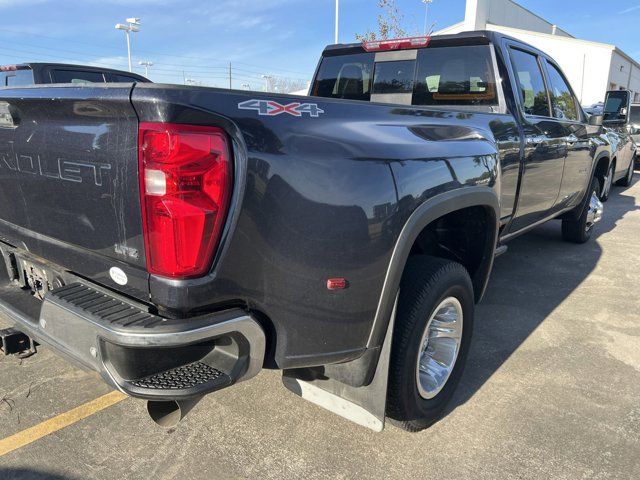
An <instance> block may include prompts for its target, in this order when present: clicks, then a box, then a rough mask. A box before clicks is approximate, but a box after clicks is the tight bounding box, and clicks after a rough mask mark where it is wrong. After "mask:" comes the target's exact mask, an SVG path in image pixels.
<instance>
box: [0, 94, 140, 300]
mask: <svg viewBox="0 0 640 480" xmlns="http://www.w3.org/2000/svg"><path fill="white" fill-rule="evenodd" d="M130 94H131V86H124V85H114V86H109V87H106V88H105V87H104V86H100V88H93V87H90V86H81V87H78V86H73V87H71V86H66V87H34V88H22V89H15V90H12V89H2V90H0V237H2V239H3V240H4V241H5V243H9V244H11V245H13V246H14V247H18V248H19V249H24V250H28V251H29V252H30V253H31V254H35V255H37V256H39V257H42V258H43V259H44V260H47V261H50V262H52V263H54V264H57V265H60V266H61V267H63V268H65V269H68V270H70V271H73V272H75V273H77V274H79V275H81V276H85V277H88V278H91V279H93V280H95V281H98V282H100V283H103V284H106V285H109V284H113V282H114V280H113V279H112V278H111V277H112V276H111V275H110V274H109V271H110V269H111V268H113V267H117V268H119V269H120V270H122V271H124V272H125V274H126V277H125V278H127V285H126V287H124V290H125V291H127V292H128V293H130V294H131V295H134V296H137V297H139V298H146V297H147V295H148V275H147V272H146V268H145V258H144V248H143V245H144V242H143V239H142V220H141V214H140V200H139V184H138V161H137V156H138V155H137V128H138V120H137V117H136V114H135V112H134V110H133V107H132V105H131V102H130ZM121 279H122V277H119V280H120V281H121ZM118 287H119V288H120V289H121V290H122V289H123V286H121V285H119V286H118Z"/></svg>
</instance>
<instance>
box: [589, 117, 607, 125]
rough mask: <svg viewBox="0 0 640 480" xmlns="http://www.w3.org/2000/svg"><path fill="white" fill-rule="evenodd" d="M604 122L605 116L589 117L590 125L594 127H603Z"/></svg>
mask: <svg viewBox="0 0 640 480" xmlns="http://www.w3.org/2000/svg"><path fill="white" fill-rule="evenodd" d="M603 120H604V115H591V116H590V117H589V125H592V126H594V127H601V126H602V121H603Z"/></svg>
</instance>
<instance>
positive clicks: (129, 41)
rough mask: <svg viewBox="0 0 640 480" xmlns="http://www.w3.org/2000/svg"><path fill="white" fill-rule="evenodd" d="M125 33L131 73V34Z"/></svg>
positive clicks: (127, 31) (126, 31)
mask: <svg viewBox="0 0 640 480" xmlns="http://www.w3.org/2000/svg"><path fill="white" fill-rule="evenodd" d="M124 33H125V35H126V36H127V59H128V60H129V71H131V32H130V31H129V30H125V31H124Z"/></svg>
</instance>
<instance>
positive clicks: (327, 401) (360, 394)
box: [282, 297, 398, 432]
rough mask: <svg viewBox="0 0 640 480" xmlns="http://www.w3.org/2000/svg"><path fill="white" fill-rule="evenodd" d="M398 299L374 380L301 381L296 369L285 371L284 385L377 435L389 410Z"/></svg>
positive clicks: (327, 379)
mask: <svg viewBox="0 0 640 480" xmlns="http://www.w3.org/2000/svg"><path fill="white" fill-rule="evenodd" d="M397 303H398V299H397V297H396V303H395V305H394V307H393V312H392V314H391V321H390V322H389V326H388V327H387V333H386V335H385V338H384V343H383V345H382V351H381V352H380V357H379V359H378V365H377V367H376V371H375V374H374V376H373V381H372V382H371V383H370V384H369V385H366V386H363V387H352V386H350V385H346V384H344V383H342V382H338V381H337V380H334V379H331V378H318V379H313V380H308V379H304V380H303V379H301V378H299V377H297V376H296V374H297V371H296V370H285V371H284V372H283V374H282V383H284V386H285V387H287V388H288V389H289V390H291V391H292V392H293V393H295V394H296V395H299V396H301V397H302V398H304V399H305V400H308V401H310V402H312V403H315V404H316V405H318V406H320V407H322V408H325V409H327V410H329V411H330V412H333V413H335V414H337V415H340V416H341V417H344V418H346V419H347V420H351V421H352V422H354V423H357V424H358V425H361V426H363V427H367V428H370V429H371V430H374V431H376V432H381V431H382V430H383V429H384V422H385V412H386V407H387V383H388V380H389V357H390V354H391V340H392V335H393V326H394V323H395V318H396V307H397Z"/></svg>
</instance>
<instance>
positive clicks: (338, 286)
mask: <svg viewBox="0 0 640 480" xmlns="http://www.w3.org/2000/svg"><path fill="white" fill-rule="evenodd" d="M345 288H347V279H346V278H330V279H329V280H327V289H329V290H343V289H345Z"/></svg>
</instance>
